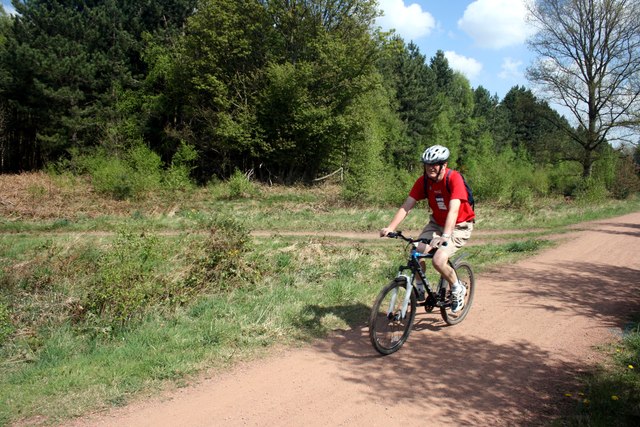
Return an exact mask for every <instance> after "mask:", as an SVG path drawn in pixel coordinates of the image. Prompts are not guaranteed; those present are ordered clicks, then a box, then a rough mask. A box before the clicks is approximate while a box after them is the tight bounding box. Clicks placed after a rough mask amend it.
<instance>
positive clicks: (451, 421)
mask: <svg viewBox="0 0 640 427" xmlns="http://www.w3.org/2000/svg"><path fill="white" fill-rule="evenodd" d="M588 228H589V230H593V231H579V232H576V233H572V234H571V240H570V241H568V242H565V243H563V244H561V245H560V246H558V247H556V248H554V249H551V250H547V251H545V252H544V253H541V254H539V255H537V256H535V257H533V258H530V259H528V260H525V261H522V262H519V263H517V264H514V265H511V266H509V267H506V268H502V269H501V270H499V271H495V272H493V273H488V274H483V275H480V276H479V277H478V278H477V279H478V282H477V283H478V288H477V291H476V299H475V302H474V305H473V308H472V310H471V312H470V314H469V316H468V317H467V319H466V320H465V321H464V322H463V323H461V324H460V325H457V326H454V327H447V326H446V325H445V324H444V322H443V321H442V320H441V318H440V316H439V314H438V313H431V314H427V313H424V312H423V311H419V312H418V315H417V317H416V325H415V328H414V331H413V332H412V334H411V336H410V337H409V340H408V342H407V343H406V344H405V346H404V347H403V348H402V349H401V350H400V351H399V352H397V353H395V354H393V355H391V356H386V357H381V356H378V355H377V353H375V351H374V350H373V349H372V347H371V345H370V344H369V341H368V336H367V327H366V324H365V321H366V319H363V322H362V323H361V324H354V325H351V329H349V330H345V331H338V332H336V334H334V336H332V337H331V338H329V339H327V340H322V341H318V342H316V343H315V344H312V345H309V346H307V347H304V348H300V349H292V350H288V351H284V352H279V353H277V354H274V355H273V356H271V357H268V358H267V359H264V360H259V361H255V362H252V363H247V364H243V365H241V366H238V367H237V368H235V369H233V370H232V371H231V372H228V373H224V374H215V375H214V376H213V377H211V378H207V379H203V380H202V381H200V382H199V383H198V384H197V385H194V386H191V387H187V388H183V389H180V390H178V391H175V392H172V393H170V394H168V395H165V396H162V397H158V398H157V399H153V400H151V401H145V402H141V403H136V404H132V405H130V406H128V407H125V408H120V409H115V410H113V411H110V412H108V413H106V414H98V415H95V416H91V417H88V418H84V419H81V420H77V421H76V422H74V423H73V424H72V425H75V426H387V425H399V424H401V423H410V424H411V425H429V426H449V425H473V426H476V425H484V426H486V425H493V426H506V425H510V426H512V425H539V424H543V423H545V422H547V421H549V420H550V419H551V418H552V417H554V416H555V415H557V413H558V412H557V411H558V410H559V408H560V407H562V404H563V402H566V401H567V398H566V397H565V396H564V394H565V393H567V392H571V393H573V394H574V395H575V394H576V393H577V392H578V391H579V390H578V385H577V384H578V383H577V376H578V375H579V374H580V373H581V372H584V371H585V370H587V369H589V367H591V366H594V364H595V363H597V361H598V359H599V358H600V357H601V356H600V354H599V353H598V351H597V350H596V349H595V348H594V346H596V345H599V344H603V343H607V342H610V341H611V340H613V339H615V337H616V335H619V334H620V331H621V330H622V328H624V326H625V324H626V323H627V321H628V315H629V314H630V313H631V312H633V311H636V312H637V311H638V308H639V306H640V257H639V256H638V254H639V253H640V238H639V237H640V213H634V214H630V215H625V216H623V217H619V218H616V219H612V220H604V221H598V222H595V223H590V224H589V225H588ZM343 308H344V307H343ZM329 311H330V309H329ZM334 313H335V314H336V315H339V313H340V310H339V308H336V309H335V312H334Z"/></svg>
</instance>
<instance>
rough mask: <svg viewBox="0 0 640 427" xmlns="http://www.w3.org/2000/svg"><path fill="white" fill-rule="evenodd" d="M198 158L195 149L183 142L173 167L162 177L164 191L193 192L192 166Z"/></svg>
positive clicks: (173, 161) (173, 159)
mask: <svg viewBox="0 0 640 427" xmlns="http://www.w3.org/2000/svg"><path fill="white" fill-rule="evenodd" d="M197 158H198V153H197V152H196V150H195V148H193V146H191V145H188V144H186V143H185V142H184V141H182V142H181V143H180V147H179V148H178V151H177V152H176V153H175V154H174V155H173V158H172V159H171V166H170V167H169V169H167V170H166V172H165V173H164V175H163V177H162V183H163V186H164V189H165V190H167V191H169V192H175V191H191V190H193V189H194V187H195V186H194V183H193V181H192V180H191V170H192V168H193V167H192V166H191V164H192V163H193V161H194V160H196V159H197Z"/></svg>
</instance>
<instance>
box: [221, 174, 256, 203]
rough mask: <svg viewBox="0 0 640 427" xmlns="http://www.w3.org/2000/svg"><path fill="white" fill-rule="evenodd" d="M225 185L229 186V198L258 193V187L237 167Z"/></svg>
mask: <svg viewBox="0 0 640 427" xmlns="http://www.w3.org/2000/svg"><path fill="white" fill-rule="evenodd" d="M227 185H228V188H229V198H230V199H243V198H247V197H251V196H255V195H257V194H258V189H257V188H256V186H255V185H254V184H253V183H252V182H251V180H250V179H249V177H248V176H247V175H245V174H243V173H242V172H240V171H239V170H238V169H236V170H235V172H234V173H233V175H231V177H230V178H229V181H228V182H227Z"/></svg>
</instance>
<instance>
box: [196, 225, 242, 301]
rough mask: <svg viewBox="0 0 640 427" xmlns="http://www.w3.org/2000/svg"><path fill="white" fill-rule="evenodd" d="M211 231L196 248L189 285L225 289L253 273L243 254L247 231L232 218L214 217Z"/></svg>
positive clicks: (216, 289) (210, 226)
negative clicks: (250, 272)
mask: <svg viewBox="0 0 640 427" xmlns="http://www.w3.org/2000/svg"><path fill="white" fill-rule="evenodd" d="M207 228H208V229H209V234H208V236H207V239H206V240H205V241H204V242H203V243H202V245H201V246H200V248H198V249H197V250H196V253H197V254H198V255H197V257H196V258H195V260H194V262H193V264H192V267H191V271H190V273H189V277H188V278H187V280H186V285H187V286H189V287H191V288H194V289H209V290H212V291H224V290H227V289H230V288H231V287H232V286H233V285H236V284H237V280H238V279H241V280H242V281H245V282H247V283H249V282H250V279H249V278H250V277H251V276H252V275H250V274H248V273H249V268H248V266H247V265H246V264H245V262H244V259H243V257H242V255H243V254H244V253H245V252H246V251H247V243H248V242H249V232H248V230H247V229H246V228H245V227H244V226H243V225H242V224H240V223H239V222H238V221H236V220H235V219H234V218H232V217H225V216H214V217H212V218H209V219H208V220H207Z"/></svg>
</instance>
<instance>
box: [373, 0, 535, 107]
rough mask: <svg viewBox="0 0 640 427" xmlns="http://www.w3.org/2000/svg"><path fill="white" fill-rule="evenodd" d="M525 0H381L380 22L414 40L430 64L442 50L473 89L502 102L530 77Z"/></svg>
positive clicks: (529, 34) (378, 21)
mask: <svg viewBox="0 0 640 427" xmlns="http://www.w3.org/2000/svg"><path fill="white" fill-rule="evenodd" d="M525 2H526V0H449V1H442V0H378V3H379V7H380V9H381V10H382V11H383V12H384V16H383V17H381V18H378V20H377V24H378V25H379V26H380V27H381V28H382V29H383V30H390V29H394V30H395V31H396V33H398V34H399V35H400V36H401V37H402V38H403V39H404V40H405V41H406V42H407V43H408V42H409V41H413V42H414V43H415V44H416V45H417V46H418V48H419V49H420V53H422V54H423V55H425V56H426V58H427V61H429V60H430V59H431V58H432V57H433V56H434V55H435V54H436V52H437V51H438V50H441V51H443V52H444V53H445V56H446V58H447V60H448V61H449V66H450V67H451V68H453V69H454V70H456V71H460V72H461V73H462V74H464V75H465V76H466V77H467V78H468V79H469V81H470V82H471V86H472V87H473V88H477V87H478V86H483V87H484V88H485V89H487V90H488V91H489V93H491V94H492V95H494V94H497V95H498V96H499V97H500V99H502V98H504V96H505V95H506V93H507V92H508V91H509V89H511V88H512V87H513V86H516V85H521V86H526V87H527V88H529V87H530V86H531V85H530V84H529V83H528V81H527V79H526V77H525V71H526V68H527V67H528V66H529V65H530V64H531V62H532V60H533V55H532V53H531V52H529V51H528V50H527V46H526V40H527V38H528V37H529V36H531V35H532V34H533V32H532V29H531V27H530V26H529V25H528V24H527V22H526V8H525Z"/></svg>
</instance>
